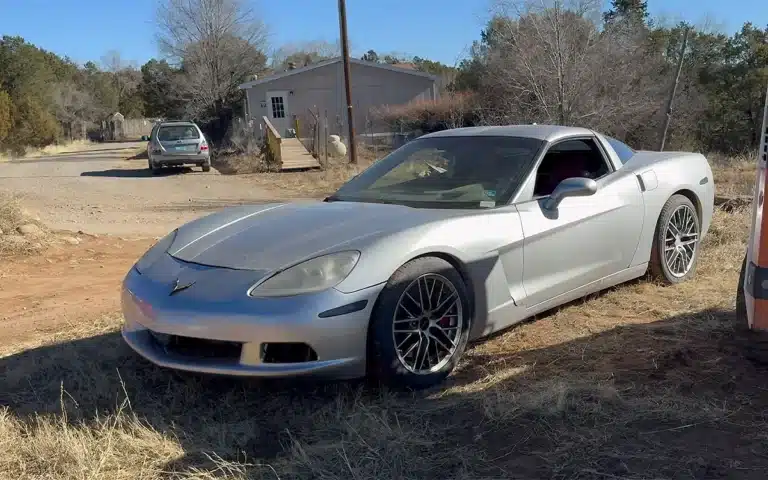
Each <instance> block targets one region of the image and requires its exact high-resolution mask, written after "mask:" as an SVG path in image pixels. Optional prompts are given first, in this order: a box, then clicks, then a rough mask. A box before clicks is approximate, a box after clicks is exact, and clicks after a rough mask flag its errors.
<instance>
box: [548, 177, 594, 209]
mask: <svg viewBox="0 0 768 480" xmlns="http://www.w3.org/2000/svg"><path fill="white" fill-rule="evenodd" d="M595 192H597V182H595V181H594V180H592V179H591V178H583V177H572V178H566V179H565V180H563V181H562V182H560V183H559V184H558V185H557V187H555V189H554V190H553V191H552V193H551V194H550V195H549V197H547V198H546V199H545V200H544V208H546V209H547V210H554V209H556V208H557V207H558V205H560V202H562V201H563V199H564V198H567V197H588V196H590V195H594V194H595Z"/></svg>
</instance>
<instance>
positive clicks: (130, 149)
mask: <svg viewBox="0 0 768 480" xmlns="http://www.w3.org/2000/svg"><path fill="white" fill-rule="evenodd" d="M143 145H144V143H143V142H142V143H135V142H134V143H106V144H96V145H93V146H89V147H84V148H83V149H82V151H78V152H70V153H65V154H58V155H55V156H51V157H41V158H29V159H21V160H15V161H10V162H5V163H0V190H3V191H7V192H11V193H15V194H17V195H19V196H20V197H21V199H22V202H23V204H24V206H25V208H27V209H28V210H29V211H30V212H31V213H33V214H35V215H37V216H39V217H40V220H42V221H43V222H44V223H46V224H47V225H48V226H49V227H51V228H53V229H57V230H59V229H60V230H72V231H78V230H82V231H85V232H88V233H97V234H116V235H121V236H126V237H142V236H160V235H163V234H165V233H167V232H168V231H169V230H171V229H173V228H175V227H176V226H178V225H180V224H182V223H185V222H187V221H189V220H191V219H193V218H196V217H199V216H201V215H204V214H207V213H210V212H213V211H216V210H219V209H221V208H224V207H226V206H229V205H238V204H243V203H261V202H268V201H273V200H274V199H275V197H276V195H274V194H273V193H272V192H269V191H267V190H265V189H264V187H263V186H262V187H260V186H257V185H255V184H254V182H253V181H252V180H250V181H249V176H247V175H246V176H228V175H221V174H219V173H218V172H216V171H215V170H212V171H211V172H210V173H202V172H201V171H200V169H197V168H194V169H189V168H187V169H183V170H182V169H173V170H169V171H168V172H164V173H161V174H160V175H157V176H153V175H151V174H150V172H149V169H148V168H147V160H146V157H143V156H141V157H140V158H135V159H131V160H127V158H129V157H131V156H134V154H135V153H136V151H137V149H140V148H141V147H142V146H143Z"/></svg>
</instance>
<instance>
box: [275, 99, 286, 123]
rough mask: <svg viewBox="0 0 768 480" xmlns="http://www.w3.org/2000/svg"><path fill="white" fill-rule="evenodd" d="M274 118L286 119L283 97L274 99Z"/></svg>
mask: <svg viewBox="0 0 768 480" xmlns="http://www.w3.org/2000/svg"><path fill="white" fill-rule="evenodd" d="M272 118H285V106H284V105H283V97H272Z"/></svg>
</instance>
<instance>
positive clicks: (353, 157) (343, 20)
mask: <svg viewBox="0 0 768 480" xmlns="http://www.w3.org/2000/svg"><path fill="white" fill-rule="evenodd" d="M339 24H340V26H341V54H342V56H343V63H344V90H345V91H346V95H347V122H348V123H349V125H348V126H349V163H357V147H356V146H355V122H354V120H353V119H352V88H351V86H350V85H351V83H350V79H349V70H350V69H349V41H348V39H347V5H346V2H345V0H339Z"/></svg>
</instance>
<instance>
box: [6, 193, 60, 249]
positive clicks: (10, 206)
mask: <svg viewBox="0 0 768 480" xmlns="http://www.w3.org/2000/svg"><path fill="white" fill-rule="evenodd" d="M29 224H32V225H35V226H37V227H39V228H40V232H39V234H38V235H34V236H27V237H25V236H22V235H20V234H19V232H18V231H17V228H19V227H21V226H22V225H29ZM49 241H50V233H49V232H48V230H47V229H46V228H45V226H44V225H43V224H42V223H40V222H39V221H37V220H36V219H34V218H31V217H30V216H29V215H28V214H27V213H26V212H25V211H24V210H23V209H22V208H21V205H20V204H19V202H18V201H17V200H16V199H15V198H13V197H11V196H9V195H6V194H2V193H0V257H2V256H7V255H25V254H31V253H36V252H39V251H41V250H42V249H43V248H45V246H46V245H47V244H48V243H49ZM0 261H1V260H0Z"/></svg>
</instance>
